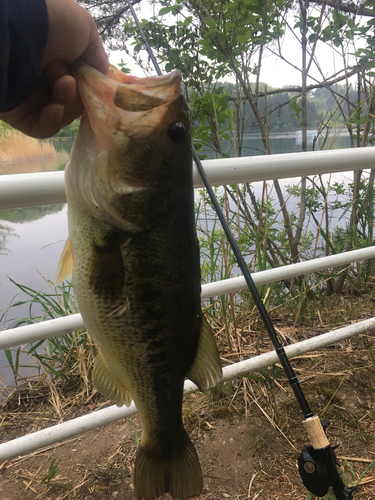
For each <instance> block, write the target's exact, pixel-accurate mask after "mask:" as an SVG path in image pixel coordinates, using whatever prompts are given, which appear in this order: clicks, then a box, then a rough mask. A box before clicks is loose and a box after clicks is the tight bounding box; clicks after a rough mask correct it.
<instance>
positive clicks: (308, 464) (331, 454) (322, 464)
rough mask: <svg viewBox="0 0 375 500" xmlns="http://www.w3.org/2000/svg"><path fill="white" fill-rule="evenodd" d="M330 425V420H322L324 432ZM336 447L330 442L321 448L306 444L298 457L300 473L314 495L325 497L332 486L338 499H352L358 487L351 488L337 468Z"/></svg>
mask: <svg viewBox="0 0 375 500" xmlns="http://www.w3.org/2000/svg"><path fill="white" fill-rule="evenodd" d="M329 425H330V422H329V420H322V421H321V427H322V428H323V429H324V432H325V430H326V429H327V428H328V426H329ZM336 448H337V446H334V447H332V446H331V445H329V444H328V446H325V447H323V448H320V449H316V448H314V447H313V446H304V447H303V450H302V452H301V455H300V456H299V457H298V469H299V473H300V475H301V478H302V481H303V484H304V485H305V487H306V488H307V489H308V490H309V491H310V493H312V494H313V495H316V496H317V497H324V495H326V494H327V492H328V489H329V488H330V487H331V486H332V489H333V491H334V493H335V496H336V499H337V500H352V498H353V491H354V490H355V489H356V487H352V488H349V487H348V486H345V484H344V483H343V481H342V479H341V477H340V475H339V472H338V470H337V465H338V463H337V459H336V454H335V451H334V450H335V449H336Z"/></svg>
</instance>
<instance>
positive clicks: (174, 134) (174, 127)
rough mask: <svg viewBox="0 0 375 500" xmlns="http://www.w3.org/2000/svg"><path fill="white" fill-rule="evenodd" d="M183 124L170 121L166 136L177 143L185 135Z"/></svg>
mask: <svg viewBox="0 0 375 500" xmlns="http://www.w3.org/2000/svg"><path fill="white" fill-rule="evenodd" d="M185 134H186V129H185V125H184V124H183V123H181V122H175V123H171V124H170V125H169V127H168V137H169V138H170V140H171V141H173V142H174V143H176V144H178V143H180V142H181V141H182V139H183V138H184V137H185Z"/></svg>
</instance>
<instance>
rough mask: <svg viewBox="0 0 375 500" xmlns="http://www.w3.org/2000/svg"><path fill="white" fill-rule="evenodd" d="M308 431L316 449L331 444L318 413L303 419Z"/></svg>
mask: <svg viewBox="0 0 375 500" xmlns="http://www.w3.org/2000/svg"><path fill="white" fill-rule="evenodd" d="M303 425H304V426H305V429H306V432H307V434H308V436H309V438H310V443H311V445H312V447H313V448H314V450H321V449H322V448H326V447H327V446H329V441H328V438H327V436H326V433H325V432H324V429H323V427H322V424H321V423H320V418H319V417H318V415H315V416H314V417H311V418H308V419H306V420H304V421H303Z"/></svg>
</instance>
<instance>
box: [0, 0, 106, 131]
mask: <svg viewBox="0 0 375 500" xmlns="http://www.w3.org/2000/svg"><path fill="white" fill-rule="evenodd" d="M46 5H47V9H48V17H49V27H48V39H47V44H46V48H45V51H44V56H43V63H42V70H43V74H42V76H41V78H40V79H39V81H38V83H37V85H36V87H35V88H34V90H33V92H32V93H31V95H30V96H29V97H28V98H27V99H26V101H25V102H24V103H22V104H21V105H20V106H18V107H17V108H15V109H13V110H11V111H8V112H6V113H0V119H1V120H3V121H5V122H7V123H9V124H10V125H11V126H12V127H14V128H16V129H18V130H20V131H21V132H23V133H24V134H27V135H30V136H32V137H37V138H43V137H52V136H53V135H55V134H56V133H57V132H58V131H59V130H60V129H61V128H62V127H65V126H66V125H69V123H71V122H72V121H73V120H75V119H76V118H78V117H79V116H80V115H81V113H82V109H83V106H82V102H81V100H80V97H79V94H78V91H77V87H76V81H75V79H74V78H73V76H72V74H71V71H70V69H69V64H71V63H73V62H74V61H76V60H77V59H78V58H81V59H82V61H84V62H85V63H87V64H89V65H91V66H93V67H94V68H95V69H97V70H98V71H101V72H102V73H105V74H106V73H107V72H108V58H107V55H106V53H105V51H104V48H103V45H102V42H101V40H100V37H99V34H98V31H97V28H96V25H95V22H94V20H93V18H92V17H91V15H90V14H89V12H88V11H87V10H86V9H84V8H83V7H81V6H80V5H78V4H77V3H76V2H75V0H46Z"/></svg>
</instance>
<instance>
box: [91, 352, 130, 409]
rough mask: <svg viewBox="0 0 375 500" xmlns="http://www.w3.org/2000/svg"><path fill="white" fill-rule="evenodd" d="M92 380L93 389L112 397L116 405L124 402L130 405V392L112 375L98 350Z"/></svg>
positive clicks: (121, 404) (109, 397)
mask: <svg viewBox="0 0 375 500" xmlns="http://www.w3.org/2000/svg"><path fill="white" fill-rule="evenodd" d="M92 381H93V384H94V387H95V389H97V390H98V391H99V392H100V393H101V394H103V396H105V397H107V398H108V399H112V400H113V401H114V402H115V403H116V405H117V406H123V405H124V404H126V406H130V404H131V402H132V397H131V395H130V392H129V391H128V389H127V388H126V387H125V386H124V385H122V384H121V383H120V382H119V381H118V380H117V379H116V378H115V377H114V375H113V373H112V372H111V370H110V369H109V368H108V366H107V364H106V362H105V361H104V359H103V355H102V353H101V352H100V351H99V353H98V355H97V357H96V359H95V363H94V369H93V372H92Z"/></svg>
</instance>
